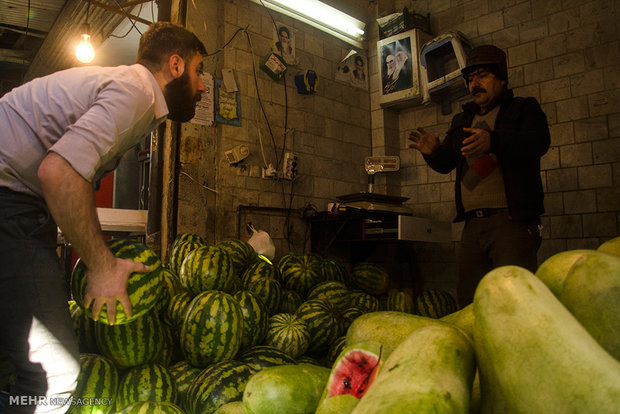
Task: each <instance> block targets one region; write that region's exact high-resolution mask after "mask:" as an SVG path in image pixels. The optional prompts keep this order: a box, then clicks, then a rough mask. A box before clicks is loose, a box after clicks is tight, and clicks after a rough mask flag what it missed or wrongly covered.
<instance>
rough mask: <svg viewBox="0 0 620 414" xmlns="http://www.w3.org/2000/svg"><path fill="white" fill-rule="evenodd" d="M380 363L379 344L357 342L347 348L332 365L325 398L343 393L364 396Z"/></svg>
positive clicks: (357, 396)
mask: <svg viewBox="0 0 620 414" xmlns="http://www.w3.org/2000/svg"><path fill="white" fill-rule="evenodd" d="M369 345H370V346H369ZM380 364H381V347H380V345H378V344H374V343H373V344H368V343H365V344H356V345H354V346H350V347H347V348H345V349H344V350H343V351H342V353H341V354H340V356H339V357H338V358H337V359H336V362H335V363H334V365H333V367H332V372H331V375H330V378H329V380H328V382H327V387H326V395H324V398H329V397H333V396H335V395H343V394H349V395H352V396H354V397H356V398H358V399H360V398H362V396H363V395H364V393H365V392H366V390H367V389H368V387H370V385H371V384H372V382H373V380H374V379H375V377H376V375H377V372H378V371H379V366H380Z"/></svg>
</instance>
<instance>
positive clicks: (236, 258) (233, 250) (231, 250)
mask: <svg viewBox="0 0 620 414" xmlns="http://www.w3.org/2000/svg"><path fill="white" fill-rule="evenodd" d="M215 247H219V248H220V249H222V250H224V251H226V252H227V253H228V255H229V256H230V259H231V260H232V263H233V269H234V273H235V275H236V276H238V277H241V275H242V274H243V272H244V271H245V268H246V267H248V266H249V265H250V264H251V263H253V262H254V261H255V260H256V252H255V251H254V249H253V248H252V246H250V244H249V243H247V242H244V241H242V240H238V239H230V240H223V241H221V242H218V243H216V244H215Z"/></svg>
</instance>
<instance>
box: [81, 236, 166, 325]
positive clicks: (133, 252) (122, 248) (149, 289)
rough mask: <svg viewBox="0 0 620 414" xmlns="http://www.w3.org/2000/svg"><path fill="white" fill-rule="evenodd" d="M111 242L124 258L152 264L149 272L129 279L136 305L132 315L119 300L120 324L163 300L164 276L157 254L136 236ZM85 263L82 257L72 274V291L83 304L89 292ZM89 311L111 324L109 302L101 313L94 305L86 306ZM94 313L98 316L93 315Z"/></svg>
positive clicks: (128, 286)
mask: <svg viewBox="0 0 620 414" xmlns="http://www.w3.org/2000/svg"><path fill="white" fill-rule="evenodd" d="M108 246H109V248H110V250H111V251H112V253H114V256H116V257H120V258H121V259H127V260H133V261H135V262H139V263H142V264H145V265H147V266H149V267H150V270H149V272H147V273H132V274H131V275H130V276H129V279H128V280H127V294H128V295H129V300H130V301H131V305H132V307H133V314H132V316H131V318H128V317H127V316H126V315H125V311H124V310H123V306H122V305H121V304H120V302H117V303H116V322H115V324H117V325H120V324H124V323H127V322H129V321H132V320H134V319H136V318H138V317H140V316H142V315H144V314H145V313H146V312H148V311H149V310H151V308H153V307H154V306H155V305H156V303H157V302H158V301H159V300H160V298H161V295H162V289H163V286H162V284H163V276H162V273H161V269H162V267H161V262H160V261H159V258H158V257H157V254H155V252H154V251H153V250H151V249H149V248H147V247H146V246H145V245H143V244H141V243H137V242H135V241H133V240H125V239H118V240H112V241H111V242H109V243H108ZM86 270H87V269H86V266H85V265H84V262H83V261H82V260H81V259H79V260H78V261H77V262H76V264H75V267H74V268H73V273H72V275H71V293H72V295H73V299H74V300H75V301H76V302H77V304H78V305H79V306H80V307H81V308H84V296H86ZM85 312H86V314H87V315H88V316H89V317H90V318H93V319H97V318H98V321H99V322H101V323H106V324H109V322H108V315H107V312H106V305H103V308H102V309H101V312H100V314H99V315H93V314H92V311H91V308H88V309H85ZM93 316H95V317H93Z"/></svg>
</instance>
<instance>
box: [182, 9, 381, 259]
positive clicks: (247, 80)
mask: <svg viewBox="0 0 620 414" xmlns="http://www.w3.org/2000/svg"><path fill="white" fill-rule="evenodd" d="M332 3H339V2H338V1H335V2H332ZM340 3H342V6H343V7H344V8H345V9H346V8H349V9H350V10H353V11H357V13H359V14H361V16H359V17H358V18H360V19H362V20H366V17H365V14H366V6H367V2H366V1H362V0H342V1H341V2H340ZM335 5H336V6H338V5H337V4H335ZM350 12H351V11H350ZM187 15H188V22H189V24H190V27H191V29H192V30H194V31H196V32H197V33H198V34H199V37H201V39H205V40H207V39H208V40H209V42H210V43H211V47H208V52H209V53H213V52H214V51H215V50H216V49H219V48H220V47H221V46H222V45H224V44H225V43H227V42H228V41H229V40H230V39H231V38H233V36H234V39H233V40H232V41H231V42H230V43H229V44H228V45H227V46H226V47H224V48H223V49H222V50H221V51H220V52H218V53H217V54H215V55H212V56H209V57H207V58H206V60H205V63H206V70H207V71H208V72H210V73H212V74H213V75H214V76H215V77H216V78H221V77H222V75H221V70H222V69H223V68H230V69H233V70H234V74H235V79H236V81H237V84H238V87H239V91H240V99H241V126H231V125H223V124H216V125H215V126H213V127H198V129H200V130H202V132H201V133H198V134H196V133H192V134H184V135H183V136H182V138H181V149H180V151H181V154H180V159H181V166H182V168H185V169H187V170H192V173H191V174H192V175H193V177H194V178H196V177H198V180H196V181H198V182H200V183H201V184H206V183H208V184H207V185H208V186H209V187H211V188H213V190H215V191H216V192H211V191H209V190H204V189H202V188H201V187H200V186H198V185H196V183H195V182H194V183H192V182H191V180H188V179H186V177H185V176H182V177H180V182H181V185H180V195H179V200H180V203H179V209H180V211H179V215H178V225H177V228H178V232H183V231H188V230H189V231H192V229H197V231H198V232H199V233H201V234H203V236H204V237H206V238H207V240H209V241H212V242H213V241H219V240H223V239H227V238H236V237H238V235H241V238H242V239H244V240H247V238H248V237H249V236H248V235H247V233H246V231H245V224H246V221H252V222H253V224H254V225H255V226H256V227H258V228H262V229H263V230H266V231H268V232H269V233H270V234H271V235H272V237H273V239H274V241H275V242H276V247H277V249H278V253H279V254H282V253H285V252H287V251H289V250H295V251H304V249H307V247H308V246H309V242H308V240H307V238H308V237H309V232H307V231H306V222H305V221H303V220H302V219H301V212H302V211H303V210H304V209H306V211H307V210H308V209H316V210H325V209H326V207H327V203H329V202H333V201H335V197H336V196H338V195H344V194H350V193H353V192H358V191H362V190H365V189H366V188H367V181H368V179H367V175H366V172H365V171H364V158H365V157H366V156H368V155H370V147H371V132H370V110H369V109H370V98H369V92H368V90H367V89H366V90H365V89H360V88H356V87H354V86H352V85H350V84H347V83H344V82H340V81H336V80H335V74H336V70H337V66H338V64H339V63H340V61H341V60H342V59H343V58H344V57H345V56H346V54H347V53H348V52H349V50H351V49H353V47H352V46H350V45H348V44H347V43H345V42H343V41H341V40H339V39H337V38H335V37H332V36H330V35H328V34H326V33H323V32H321V31H319V30H317V29H315V28H313V27H311V26H309V25H307V24H304V23H301V22H299V21H296V20H294V19H292V18H289V17H287V16H283V15H280V14H278V13H276V12H273V11H270V12H268V11H267V9H265V8H264V7H262V6H261V5H260V4H257V3H254V2H251V1H250V0H225V1H222V0H195V2H188V11H187ZM272 16H273V18H274V19H275V20H276V21H277V22H279V23H283V24H285V25H286V26H288V27H289V28H292V29H293V30H294V31H295V34H294V36H295V46H296V58H297V63H296V64H294V65H290V66H289V67H288V71H287V73H286V76H285V81H283V80H280V81H274V80H273V79H271V78H270V77H269V76H268V75H267V74H266V73H265V72H264V71H263V70H261V69H260V65H261V64H262V62H263V59H264V58H265V57H266V56H267V55H268V54H269V53H270V52H271V42H272V38H273V32H274V23H273V21H272ZM246 28H247V35H246V33H245V32H243V31H242V32H238V30H239V29H246ZM235 33H237V34H236V36H235ZM248 35H249V39H248ZM213 43H215V45H213ZM360 51H361V52H362V53H365V48H364V49H362V50H360ZM253 63H254V65H253ZM307 70H314V71H316V73H317V75H318V79H319V82H318V85H317V91H316V94H313V95H302V94H299V93H298V92H297V88H296V86H295V83H294V77H295V75H297V74H301V73H305V72H306V71H307ZM255 77H256V79H255ZM259 98H260V101H259ZM261 103H262V106H263V107H264V110H265V113H266V115H263V113H262V111H261ZM265 118H267V120H268V122H267V120H266V119H265ZM192 140H193V141H198V143H199V144H201V145H197V144H194V145H192V144H191V141H192ZM239 144H244V145H247V146H248V147H249V149H250V156H249V157H248V158H246V159H245V160H243V161H242V162H241V163H239V164H238V165H234V166H231V165H229V163H228V161H227V159H226V157H225V151H227V150H229V149H231V148H233V147H234V146H236V145H239ZM196 149H199V150H200V151H207V152H210V153H211V154H210V156H201V157H196V156H192V155H191V154H188V152H191V151H195V150H196ZM283 151H292V152H294V153H295V154H296V155H297V156H298V167H297V169H298V176H297V178H296V180H294V181H293V182H290V181H274V180H273V179H266V178H263V177H262V170H263V168H264V167H266V166H267V165H269V164H272V165H273V166H274V167H275V166H276V163H277V160H279V159H281V157H282V153H283ZM189 159H192V160H194V162H193V163H183V160H189ZM208 159H210V160H211V162H208ZM214 169H215V170H214ZM206 171H214V173H213V181H214V182H212V183H210V174H209V173H206ZM205 174H206V175H205ZM183 180H184V181H185V184H184V183H183ZM181 201H182V202H183V204H181ZM205 202H207V203H212V205H211V206H209V207H207V208H197V207H196V206H195V204H204V203H205ZM239 206H258V207H274V208H281V209H285V208H290V209H291V212H290V215H289V217H287V216H286V214H282V213H281V212H274V213H265V212H264V211H263V212H261V213H260V214H256V215H255V216H251V215H247V217H246V216H245V215H244V217H243V220H242V222H241V223H240V222H239V221H238V215H239V213H238V209H239ZM207 222H211V223H215V224H214V225H213V226H211V225H210V224H208V223H207ZM240 227H241V228H240ZM204 233H207V234H204ZM287 236H290V238H291V240H287ZM291 242H292V244H291Z"/></svg>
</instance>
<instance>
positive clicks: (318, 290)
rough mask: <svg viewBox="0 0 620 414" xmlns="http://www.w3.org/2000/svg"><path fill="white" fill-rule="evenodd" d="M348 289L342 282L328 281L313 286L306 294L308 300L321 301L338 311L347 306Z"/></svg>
mask: <svg viewBox="0 0 620 414" xmlns="http://www.w3.org/2000/svg"><path fill="white" fill-rule="evenodd" d="M348 293H349V289H347V287H346V286H345V285H344V283H342V282H336V281H334V280H328V281H325V282H321V283H319V284H317V285H316V286H314V287H313V288H312V289H311V290H310V292H309V293H308V297H307V299H308V300H312V299H323V300H326V301H328V302H331V303H332V304H333V305H334V306H336V307H337V308H340V309H344V308H346V306H347V304H348Z"/></svg>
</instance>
